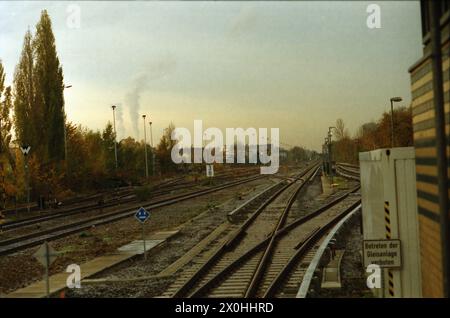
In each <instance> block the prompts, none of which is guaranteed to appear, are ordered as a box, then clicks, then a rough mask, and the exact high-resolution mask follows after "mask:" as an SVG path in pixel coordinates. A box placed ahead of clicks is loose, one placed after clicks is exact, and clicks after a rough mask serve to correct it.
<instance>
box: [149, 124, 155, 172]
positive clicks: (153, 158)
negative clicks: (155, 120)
mask: <svg viewBox="0 0 450 318" xmlns="http://www.w3.org/2000/svg"><path fill="white" fill-rule="evenodd" d="M149 125H150V146H151V148H152V175H153V176H154V175H155V148H153V130H152V122H151V121H150V122H149Z"/></svg>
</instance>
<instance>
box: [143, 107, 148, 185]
mask: <svg viewBox="0 0 450 318" xmlns="http://www.w3.org/2000/svg"><path fill="white" fill-rule="evenodd" d="M145 117H146V115H142V118H143V119H144V149H145V177H146V178H147V179H148V160H147V130H146V126H145Z"/></svg>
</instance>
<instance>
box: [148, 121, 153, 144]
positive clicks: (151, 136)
mask: <svg viewBox="0 0 450 318" xmlns="http://www.w3.org/2000/svg"><path fill="white" fill-rule="evenodd" d="M149 124H150V145H151V146H152V148H153V131H152V122H149Z"/></svg>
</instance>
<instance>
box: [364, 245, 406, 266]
mask: <svg viewBox="0 0 450 318" xmlns="http://www.w3.org/2000/svg"><path fill="white" fill-rule="evenodd" d="M363 256H364V267H366V268H367V266H369V265H370V264H376V265H378V266H380V267H384V268H399V267H401V266H402V257H401V244H400V240H364V241H363Z"/></svg>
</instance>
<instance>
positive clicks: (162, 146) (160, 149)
mask: <svg viewBox="0 0 450 318" xmlns="http://www.w3.org/2000/svg"><path fill="white" fill-rule="evenodd" d="M174 130H175V125H174V124H173V123H170V125H169V126H168V127H167V128H165V129H164V133H163V135H162V137H161V140H160V141H159V144H158V146H157V147H156V156H157V158H158V160H159V164H160V167H161V171H162V172H168V171H171V170H173V169H174V168H175V163H174V162H173V161H172V157H171V152H172V148H173V146H175V140H172V138H171V136H172V132H173V131H174Z"/></svg>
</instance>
